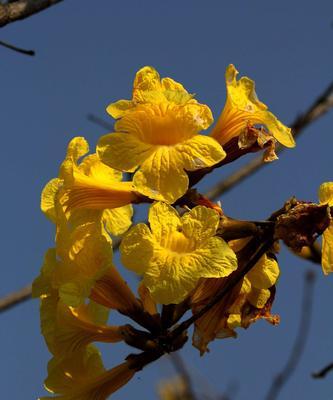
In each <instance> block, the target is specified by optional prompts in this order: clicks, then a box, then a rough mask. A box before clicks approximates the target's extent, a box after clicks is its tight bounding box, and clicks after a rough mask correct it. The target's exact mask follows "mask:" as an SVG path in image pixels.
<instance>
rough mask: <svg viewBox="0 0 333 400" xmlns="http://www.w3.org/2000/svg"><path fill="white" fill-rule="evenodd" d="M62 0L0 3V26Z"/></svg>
mask: <svg viewBox="0 0 333 400" xmlns="http://www.w3.org/2000/svg"><path fill="white" fill-rule="evenodd" d="M61 1H63V0H18V1H14V2H10V3H7V4H0V28H1V27H3V26H5V25H7V24H10V23H12V22H15V21H18V20H20V19H25V18H28V17H30V16H31V15H34V14H37V13H39V12H40V11H43V10H45V9H46V8H48V7H51V6H53V5H54V4H57V3H60V2H61Z"/></svg>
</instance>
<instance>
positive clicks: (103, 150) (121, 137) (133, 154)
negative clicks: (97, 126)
mask: <svg viewBox="0 0 333 400" xmlns="http://www.w3.org/2000/svg"><path fill="white" fill-rule="evenodd" d="M152 151H153V146H152V145H151V144H147V143H143V142H141V141H140V140H138V139H137V138H136V137H135V136H134V135H129V134H126V133H120V132H118V133H117V132H116V133H110V134H108V135H105V136H102V137H101V138H100V140H99V142H98V145H97V153H98V155H99V157H100V158H101V160H102V161H103V162H104V163H105V164H107V165H110V166H111V167H112V168H116V169H119V170H121V171H127V172H133V171H135V170H136V168H137V167H138V166H139V165H140V164H142V163H143V162H144V160H146V159H147V158H148V157H149V156H150V155H151V154H152Z"/></svg>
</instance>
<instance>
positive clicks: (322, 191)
mask: <svg viewBox="0 0 333 400" xmlns="http://www.w3.org/2000/svg"><path fill="white" fill-rule="evenodd" d="M318 197H319V201H320V203H321V204H325V203H328V205H329V206H330V207H331V206H333V182H324V183H322V184H321V185H320V187H319V192H318Z"/></svg>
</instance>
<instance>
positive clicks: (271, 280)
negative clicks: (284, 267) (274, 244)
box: [246, 254, 280, 289]
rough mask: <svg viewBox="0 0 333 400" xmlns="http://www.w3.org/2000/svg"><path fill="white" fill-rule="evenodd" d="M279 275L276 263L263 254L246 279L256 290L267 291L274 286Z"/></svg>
mask: <svg viewBox="0 0 333 400" xmlns="http://www.w3.org/2000/svg"><path fill="white" fill-rule="evenodd" d="M279 275H280V269H279V265H278V263H277V261H276V260H274V258H271V257H267V255H266V254H264V255H263V256H262V257H261V258H260V260H259V261H258V262H257V264H256V265H255V266H254V267H253V268H252V269H251V271H250V272H248V273H247V275H246V277H247V278H248V279H249V280H250V282H251V284H252V286H254V287H256V288H258V289H268V288H270V287H272V286H273V285H275V284H276V281H277V279H278V278H279Z"/></svg>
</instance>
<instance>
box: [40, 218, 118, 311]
mask: <svg viewBox="0 0 333 400" xmlns="http://www.w3.org/2000/svg"><path fill="white" fill-rule="evenodd" d="M110 268H114V267H113V264H112V241H111V239H110V237H109V235H108V234H107V233H106V232H105V229H104V227H103V225H102V223H101V222H100V221H99V222H89V223H85V224H82V225H79V226H78V227H75V228H74V229H73V230H71V229H69V227H68V226H67V225H66V224H61V225H60V226H59V227H58V231H57V247H56V249H50V250H49V251H48V252H47V253H46V256H45V259H44V264H43V266H42V269H41V273H40V276H39V277H37V278H36V280H35V282H34V284H33V294H34V296H36V297H37V296H44V295H48V294H49V293H50V291H51V290H52V289H56V290H58V291H59V297H60V298H61V299H62V301H63V302H64V303H65V304H67V305H69V306H73V307H78V306H79V305H80V304H82V303H83V302H84V299H85V298H86V297H89V294H90V292H91V288H92V287H93V286H94V284H95V282H96V280H98V279H100V278H101V277H102V276H103V275H104V274H105V273H106V272H107V271H108V270H109V269H110Z"/></svg>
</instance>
